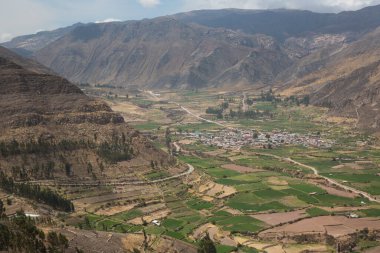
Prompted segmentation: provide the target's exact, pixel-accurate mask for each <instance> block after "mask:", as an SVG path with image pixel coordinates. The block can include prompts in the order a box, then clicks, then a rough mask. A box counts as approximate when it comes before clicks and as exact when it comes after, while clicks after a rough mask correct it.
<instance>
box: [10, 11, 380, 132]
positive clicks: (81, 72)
mask: <svg viewBox="0 0 380 253" xmlns="http://www.w3.org/2000/svg"><path fill="white" fill-rule="evenodd" d="M379 14H380V6H372V7H367V8H364V9H361V10H358V11H350V12H341V13H338V14H331V13H313V12H309V11H299V10H284V9H279V10H238V9H225V10H202V11H192V12H187V13H180V14H175V15H171V16H166V17H159V18H154V19H144V20H140V21H126V22H112V23H103V24H93V23H91V24H75V25H73V26H71V27H67V28H61V29H58V30H55V31H51V32H42V33H38V34H35V35H28V36H22V37H18V38H15V39H13V40H12V41H10V42H7V43H5V44H4V46H6V47H8V48H11V49H12V50H14V51H16V52H21V51H23V52H24V53H25V52H27V53H26V55H28V56H29V57H31V58H33V59H35V60H37V61H38V62H39V63H41V64H43V65H44V66H46V67H48V68H50V69H52V70H53V71H54V72H56V73H58V74H60V75H62V76H63V77H65V78H67V79H69V80H70V81H72V82H74V83H90V84H93V85H95V84H97V85H114V86H122V87H131V86H138V87H143V88H151V89H162V88H171V89H173V88H174V89H193V88H207V87H216V88H222V89H227V90H228V89H229V90H234V89H238V88H243V87H244V88H246V87H249V88H255V87H256V88H268V89H269V87H274V88H276V89H278V90H279V91H281V92H282V93H283V94H287V95H299V94H309V95H311V98H312V99H311V101H312V103H314V104H316V105H320V106H327V107H329V108H330V110H331V113H333V114H336V115H341V116H348V117H354V118H356V117H357V118H358V119H359V123H358V125H359V126H360V127H362V128H366V129H368V130H378V129H379V119H378V118H377V116H376V115H377V111H378V109H379V105H378V103H377V101H378V98H379V97H378V94H379V92H378V86H379V85H378V76H379V74H378V73H379V68H378V61H379V57H378V56H379V55H378V52H379V51H378V50H379V49H378V47H379V46H378V45H379V43H377V42H378V41H379V39H380V33H379V30H378V29H377V27H379V26H380V15H379Z"/></svg>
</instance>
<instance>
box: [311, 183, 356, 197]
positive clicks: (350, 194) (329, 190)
mask: <svg viewBox="0 0 380 253" xmlns="http://www.w3.org/2000/svg"><path fill="white" fill-rule="evenodd" d="M318 186H319V187H320V188H322V189H324V190H325V191H327V193H328V194H331V195H336V196H340V197H346V198H352V199H353V198H356V197H358V196H359V195H358V194H356V193H354V192H348V191H344V190H339V189H336V188H334V187H331V186H326V185H321V184H319V185H318Z"/></svg>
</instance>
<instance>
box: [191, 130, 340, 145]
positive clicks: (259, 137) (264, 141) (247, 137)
mask: <svg viewBox="0 0 380 253" xmlns="http://www.w3.org/2000/svg"><path fill="white" fill-rule="evenodd" d="M187 135H188V137H190V138H196V139H198V140H200V141H201V142H202V143H203V144H205V145H211V146H217V147H220V148H224V149H240V148H241V147H242V146H251V147H264V146H265V147H277V146H281V145H303V146H305V147H318V148H331V147H332V145H333V144H334V142H333V141H330V140H325V139H323V138H322V137H321V136H320V135H317V134H314V135H313V134H308V135H302V134H295V133H288V132H284V131H273V132H268V133H260V132H257V131H255V130H239V129H226V130H221V131H218V132H195V133H188V134H187Z"/></svg>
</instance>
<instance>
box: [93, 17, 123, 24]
mask: <svg viewBox="0 0 380 253" xmlns="http://www.w3.org/2000/svg"><path fill="white" fill-rule="evenodd" d="M120 21H121V20H120V19H116V18H107V19H105V20H101V21H95V23H96V24H100V23H109V22H120Z"/></svg>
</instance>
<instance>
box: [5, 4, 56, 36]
mask: <svg viewBox="0 0 380 253" xmlns="http://www.w3.org/2000/svg"><path fill="white" fill-rule="evenodd" d="M54 14H55V12H54V11H53V10H52V9H51V8H49V7H48V6H46V5H44V4H42V3H40V2H37V1H34V0H12V1H2V2H1V8H0V34H1V35H0V41H6V40H9V39H10V37H11V36H12V35H19V34H25V33H30V32H31V31H33V32H34V31H36V30H37V29H39V28H41V27H44V28H45V29H49V28H51V27H50V24H51V23H52V21H53V19H54Z"/></svg>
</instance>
